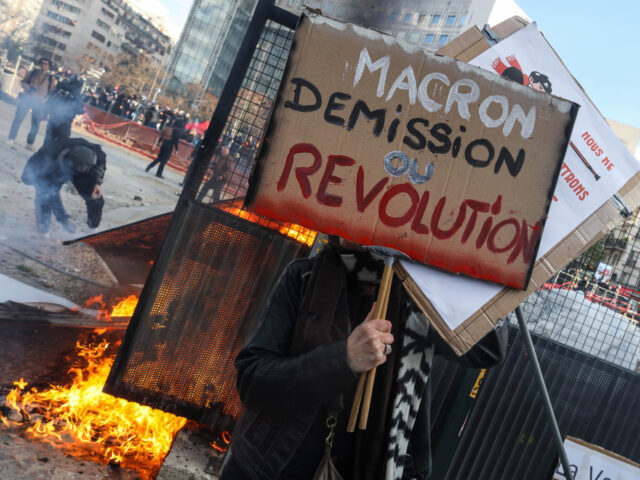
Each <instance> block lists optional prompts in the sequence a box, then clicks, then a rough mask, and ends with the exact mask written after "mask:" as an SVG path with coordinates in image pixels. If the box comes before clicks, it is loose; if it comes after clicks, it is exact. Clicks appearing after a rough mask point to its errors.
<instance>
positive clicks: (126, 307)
mask: <svg viewBox="0 0 640 480" xmlns="http://www.w3.org/2000/svg"><path fill="white" fill-rule="evenodd" d="M116 300H120V302H118V303H117V304H116V305H115V306H114V307H113V308H112V309H111V312H110V311H109V309H108V308H107V304H106V303H105V302H104V300H103V298H102V294H100V295H95V296H93V297H89V299H88V300H87V301H86V302H85V303H84V308H95V307H96V306H97V307H98V320H104V321H105V322H110V321H111V320H112V317H130V316H131V315H133V312H134V311H135V309H136V305H137V304H138V297H136V296H135V295H129V296H128V297H126V298H117V299H116Z"/></svg>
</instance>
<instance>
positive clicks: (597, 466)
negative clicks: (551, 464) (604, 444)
mask: <svg viewBox="0 0 640 480" xmlns="http://www.w3.org/2000/svg"><path fill="white" fill-rule="evenodd" d="M564 448H565V450H566V452H567V457H568V459H569V465H570V468H571V474H572V477H573V480H596V479H597V480H637V479H638V478H640V468H638V467H637V466H634V465H632V464H631V463H629V462H625V461H623V460H620V459H618V458H616V457H614V456H612V455H611V454H608V452H607V453H605V452H604V451H601V450H599V449H596V448H594V447H593V446H590V445H589V444H585V443H582V442H580V443H578V442H577V441H575V440H573V439H571V438H566V439H565V440H564ZM566 478H567V477H566V476H565V474H564V470H563V469H562V466H561V465H558V467H557V468H556V471H555V472H554V474H553V480H566Z"/></svg>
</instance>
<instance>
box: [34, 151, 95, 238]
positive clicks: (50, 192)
mask: <svg viewBox="0 0 640 480" xmlns="http://www.w3.org/2000/svg"><path fill="white" fill-rule="evenodd" d="M106 168H107V157H106V155H105V153H104V152H103V151H102V148H101V147H100V145H98V144H97V143H91V142H88V141H87V140H85V139H83V138H67V139H63V140H60V141H56V142H53V143H52V144H50V145H49V146H47V147H45V146H43V147H42V148H40V149H39V150H38V151H37V152H36V153H35V154H33V155H32V156H31V157H29V159H28V160H27V164H26V165H25V167H24V171H23V172H22V181H23V182H24V183H25V184H26V185H33V186H34V187H35V189H36V199H35V207H36V208H35V216H36V226H37V228H38V231H39V232H40V233H43V234H46V233H47V232H48V231H49V227H50V226H51V214H53V216H54V217H55V218H56V220H58V222H60V224H61V225H62V227H63V228H64V229H65V230H66V231H67V232H69V233H74V232H75V230H76V228H75V225H74V224H73V222H72V221H71V218H70V216H69V215H68V214H67V212H66V211H65V209H64V206H63V204H62V200H61V198H60V188H61V187H62V185H63V184H64V183H65V182H67V181H71V182H72V183H73V186H74V187H75V188H76V190H77V191H78V193H79V194H80V196H81V197H82V199H83V200H84V201H85V204H86V206H87V225H88V226H89V227H90V228H97V227H98V226H99V225H100V221H101V220H102V209H103V207H104V198H103V196H102V188H101V187H100V185H101V184H102V182H103V180H104V172H105V170H106Z"/></svg>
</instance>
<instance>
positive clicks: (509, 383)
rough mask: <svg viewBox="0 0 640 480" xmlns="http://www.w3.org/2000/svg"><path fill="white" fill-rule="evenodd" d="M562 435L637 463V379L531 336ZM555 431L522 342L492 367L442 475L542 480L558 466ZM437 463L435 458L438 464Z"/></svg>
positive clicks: (513, 341)
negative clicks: (451, 459) (449, 462)
mask: <svg viewBox="0 0 640 480" xmlns="http://www.w3.org/2000/svg"><path fill="white" fill-rule="evenodd" d="M533 340H534V343H535V348H536V353H537V355H538V358H539V360H540V365H541V368H542V370H543V372H544V376H545V381H546V384H547V387H548V390H549V396H550V397H551V401H552V404H553V409H554V411H555V413H556V417H557V420H558V425H559V427H560V431H561V433H562V435H563V436H566V435H571V436H574V437H578V438H581V439H583V440H585V441H587V442H590V443H593V444H596V445H599V446H601V447H603V448H605V449H607V450H611V451H613V452H615V453H617V454H619V455H622V456H624V457H627V458H629V459H631V460H633V461H635V462H639V461H640V436H639V435H638V431H640V415H638V413H637V409H635V408H634V407H633V403H634V401H635V399H637V398H638V395H640V375H637V374H634V373H632V372H629V371H626V370H624V369H621V368H618V367H615V366H613V365H611V364H609V363H606V362H603V361H601V360H599V359H597V358H594V357H593V356H590V355H585V354H583V353H580V352H577V351H575V350H572V349H570V348H567V347H565V346H562V345H559V344H557V343H555V342H552V341H550V340H548V339H544V338H541V337H538V336H535V335H534V336H533ZM557 458H558V457H557V452H556V450H555V446H554V443H553V441H552V432H551V428H550V427H549V422H548V419H547V417H546V415H545V413H544V408H543V404H542V399H541V398H540V393H539V391H538V389H537V387H536V383H535V381H534V379H533V372H532V369H531V365H530V364H529V357H528V355H527V353H526V348H525V346H524V343H523V342H522V337H521V336H520V335H519V334H518V330H517V329H515V328H511V329H510V348H509V353H508V355H507V359H506V360H505V362H504V364H502V365H501V366H499V367H495V368H493V369H490V370H489V371H488V373H487V376H486V377H485V380H484V384H483V386H482V388H481V389H480V394H479V396H478V399H477V404H476V405H475V406H474V409H473V412H472V414H471V416H470V417H469V421H468V423H467V425H466V426H465V428H464V432H463V434H462V438H461V440H460V444H459V445H458V448H457V450H456V454H455V456H454V459H453V461H452V463H451V465H450V467H449V471H448V473H447V475H446V477H445V478H446V479H448V480H454V479H456V480H458V479H459V480H467V479H469V478H478V479H483V480H512V479H514V478H517V479H522V480H539V479H543V478H551V473H552V471H553V469H554V468H555V466H556V464H557ZM436 461H437V459H436Z"/></svg>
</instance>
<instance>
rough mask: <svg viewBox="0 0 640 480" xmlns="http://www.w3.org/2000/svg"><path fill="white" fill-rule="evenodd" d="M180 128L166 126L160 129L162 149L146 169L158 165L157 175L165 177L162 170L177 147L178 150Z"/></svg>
mask: <svg viewBox="0 0 640 480" xmlns="http://www.w3.org/2000/svg"><path fill="white" fill-rule="evenodd" d="M179 132H180V131H179V130H178V129H174V128H173V127H170V126H168V125H167V126H165V127H164V128H163V129H162V130H160V150H158V156H157V157H156V158H155V160H154V161H153V162H151V163H150V164H149V165H147V166H146V168H145V171H146V172H148V171H149V170H151V169H152V168H153V167H155V166H156V165H158V164H160V165H159V166H158V170H157V171H156V177H158V178H164V177H163V176H162V172H163V171H164V166H165V165H166V164H167V162H168V161H169V158H171V153H172V152H173V149H174V148H175V150H176V152H177V151H178V143H179V141H180V135H179Z"/></svg>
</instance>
